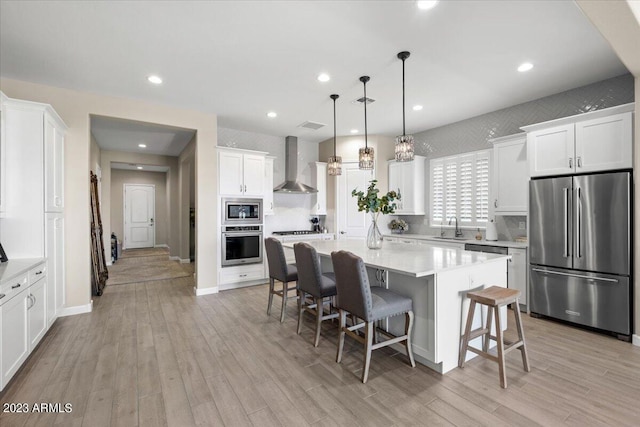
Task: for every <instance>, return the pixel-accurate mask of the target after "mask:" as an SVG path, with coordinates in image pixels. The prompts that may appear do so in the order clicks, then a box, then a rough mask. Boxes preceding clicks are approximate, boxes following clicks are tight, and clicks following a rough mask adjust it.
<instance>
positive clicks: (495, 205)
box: [493, 199, 498, 208]
mask: <svg viewBox="0 0 640 427" xmlns="http://www.w3.org/2000/svg"><path fill="white" fill-rule="evenodd" d="M493 207H494V208H497V207H498V199H495V200H494V201H493Z"/></svg>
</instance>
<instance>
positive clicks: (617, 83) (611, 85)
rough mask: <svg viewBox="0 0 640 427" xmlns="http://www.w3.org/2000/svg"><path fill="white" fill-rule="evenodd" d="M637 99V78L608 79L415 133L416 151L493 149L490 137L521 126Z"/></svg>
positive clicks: (432, 153) (429, 153) (426, 153)
mask: <svg viewBox="0 0 640 427" xmlns="http://www.w3.org/2000/svg"><path fill="white" fill-rule="evenodd" d="M630 102H634V79H633V76H632V75H631V74H623V75H621V76H618V77H613V78H611V79H608V80H603V81H601V82H597V83H593V84H590V85H587V86H582V87H579V88H576V89H572V90H568V91H566V92H560V93H558V94H555V95H551V96H547V97H544V98H540V99H536V100H534V101H529V102H525V103H524V104H518V105H514V106H513V107H508V108H503V109H502V110H498V111H493V112H491V113H487V114H483V115H481V116H476V117H472V118H470V119H466V120H462V121H459V122H456V123H451V124H448V125H445V126H441V127H438V128H433V129H429V130H426V131H423V132H418V133H415V134H414V135H413V136H414V139H415V144H416V148H415V150H416V154H419V155H421V156H426V157H430V158H437V157H446V156H452V155H454V154H460V153H466V152H469V151H477V150H484V149H487V148H492V144H491V143H489V139H492V138H498V137H501V136H507V135H513V134H515V133H519V132H522V131H521V130H520V127H521V126H526V125H530V124H534V123H541V122H546V121H548V120H553V119H558V118H561V117H568V116H573V115H576V114H582V113H587V112H589V111H595V110H601V109H603V108H609V107H615V106H616V105H622V104H627V103H630Z"/></svg>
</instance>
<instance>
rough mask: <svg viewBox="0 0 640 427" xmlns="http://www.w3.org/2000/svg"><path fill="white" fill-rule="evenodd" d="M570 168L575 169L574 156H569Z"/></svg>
mask: <svg viewBox="0 0 640 427" xmlns="http://www.w3.org/2000/svg"><path fill="white" fill-rule="evenodd" d="M569 169H573V157H569Z"/></svg>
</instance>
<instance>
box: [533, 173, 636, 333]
mask: <svg viewBox="0 0 640 427" xmlns="http://www.w3.org/2000/svg"><path fill="white" fill-rule="evenodd" d="M631 186H632V178H631V173H630V172H611V173H601V174H592V175H576V176H565V177H556V178H541V179H532V180H531V181H530V184H529V213H530V216H529V221H530V222H529V242H530V243H529V245H530V258H529V260H530V275H529V277H530V293H531V312H532V313H534V314H536V313H537V314H541V315H545V316H549V317H553V318H557V319H561V320H565V321H569V322H573V323H577V324H580V325H585V326H590V327H593V328H598V329H602V330H605V331H609V332H612V333H614V334H616V335H617V336H618V338H620V339H624V340H629V339H630V337H631V320H632V319H631V313H632V311H631V304H632V303H631V301H632V299H631V286H632V283H633V282H632V281H631V266H632V264H631V241H632V240H631V239H632V236H631V231H632V230H631V221H632V212H631V209H632V202H631V200H632V199H631V198H632V191H631V190H632V189H631Z"/></svg>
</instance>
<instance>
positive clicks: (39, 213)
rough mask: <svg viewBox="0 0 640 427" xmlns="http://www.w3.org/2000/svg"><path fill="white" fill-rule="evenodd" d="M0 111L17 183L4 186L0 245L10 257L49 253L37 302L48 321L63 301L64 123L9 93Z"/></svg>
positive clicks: (41, 106)
mask: <svg viewBox="0 0 640 427" xmlns="http://www.w3.org/2000/svg"><path fill="white" fill-rule="evenodd" d="M3 113H4V115H5V116H4V125H5V139H4V140H3V144H6V148H5V153H6V162H7V167H6V178H7V180H8V181H11V182H12V183H17V184H15V185H12V186H8V187H7V188H6V205H5V214H4V217H3V219H2V221H1V222H0V234H1V235H2V246H3V247H4V249H5V251H6V252H7V254H9V256H10V259H12V260H14V259H20V258H43V257H47V258H48V259H47V266H46V267H47V269H48V270H51V272H52V275H51V276H49V277H48V278H47V281H46V283H44V285H43V286H44V287H45V289H44V293H43V295H41V296H44V298H43V299H42V300H40V301H38V304H39V305H38V306H37V307H36V310H37V309H39V308H40V306H42V307H48V310H47V318H46V319H45V320H46V326H47V327H48V326H50V325H51V324H52V323H53V321H54V320H55V319H56V317H57V315H58V312H59V310H60V309H61V308H62V306H63V304H64V296H63V295H64V287H65V285H64V246H63V233H64V229H63V222H64V179H63V178H64V174H63V170H64V133H65V130H66V126H65V125H64V123H63V122H62V119H60V117H59V116H58V115H57V114H56V112H55V111H54V110H53V109H52V108H51V106H50V105H45V104H39V103H34V102H29V101H20V100H15V99H9V98H7V99H5V101H4V105H3ZM30 304H31V302H30ZM43 313H44V312H43Z"/></svg>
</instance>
